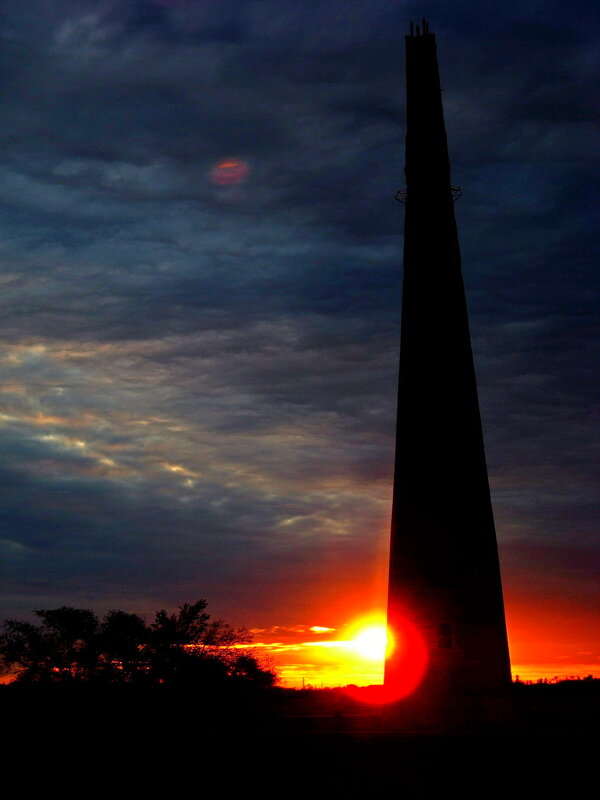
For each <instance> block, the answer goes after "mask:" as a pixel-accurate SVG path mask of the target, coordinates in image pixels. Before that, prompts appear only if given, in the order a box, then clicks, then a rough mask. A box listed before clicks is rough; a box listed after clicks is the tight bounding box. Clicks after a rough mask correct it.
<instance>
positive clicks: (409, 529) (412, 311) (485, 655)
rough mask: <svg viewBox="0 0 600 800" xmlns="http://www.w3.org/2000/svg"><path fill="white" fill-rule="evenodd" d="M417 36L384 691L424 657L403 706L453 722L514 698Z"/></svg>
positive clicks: (431, 91)
mask: <svg viewBox="0 0 600 800" xmlns="http://www.w3.org/2000/svg"><path fill="white" fill-rule="evenodd" d="M405 40H406V86H407V134H406V166H405V173H406V190H405V191H403V192H400V193H399V195H400V198H399V199H402V200H403V201H404V203H405V223H404V284H403V300H402V328H401V346H400V377H399V391H398V417H397V433H396V460H395V475H394V495H393V506H392V526H391V552H390V573H389V597H388V627H389V629H390V631H391V633H392V638H393V639H395V640H396V648H395V650H394V651H393V652H392V654H391V655H390V656H389V657H388V660H387V662H386V669H385V690H386V693H389V694H390V696H394V691H395V690H396V689H397V690H398V691H397V692H396V694H401V693H402V687H403V685H404V684H405V683H406V670H407V669H408V670H409V671H410V669H411V668H412V667H411V664H410V660H411V658H413V659H414V658H417V660H418V658H420V657H421V656H423V652H421V651H424V656H423V657H424V658H425V659H426V663H427V665H426V668H425V671H424V677H423V679H422V681H421V683H420V685H419V688H418V689H416V691H415V692H413V693H412V694H411V696H410V698H406V700H405V701H404V703H403V706H398V710H399V713H401V710H402V707H405V708H406V709H407V710H408V713H409V714H412V715H413V717H414V715H417V717H418V716H419V714H422V716H423V717H424V718H425V717H427V716H428V715H429V716H430V717H431V718H437V719H442V718H443V717H444V715H446V717H448V715H449V716H450V717H452V716H453V715H454V717H455V718H456V717H460V716H461V715H462V714H463V712H465V709H467V708H468V709H470V710H471V711H473V709H478V708H479V709H481V707H482V706H483V705H484V704H485V703H486V702H487V701H488V700H489V698H493V697H498V696H500V695H501V694H502V692H503V691H506V689H507V687H509V686H510V662H509V655H508V643H507V637H506V625H505V620H504V604H503V599H502V586H501V581H500V568H499V563H498V551H497V545H496V533H495V528H494V518H493V513H492V505H491V500H490V491H489V484H488V476H487V467H486V461H485V453H484V445H483V437H482V431H481V420H480V415H479V402H478V397H477V386H476V381H475V372H474V368H473V356H472V351H471V340H470V334H469V324H468V319H467V307H466V302H465V292H464V287H463V280H462V275H461V261H460V250H459V244H458V235H457V230H456V221H455V216H454V199H455V195H456V194H457V193H458V190H456V189H454V188H453V187H451V185H450V162H449V158H448V146H447V140H446V130H445V125H444V114H443V109H442V98H441V89H440V79H439V71H438V64H437V50H436V42H435V36H434V35H433V34H432V33H430V32H429V26H428V24H427V22H426V21H423V23H422V30H421V29H420V28H419V26H417V27H416V32H415V31H414V30H413V25H412V24H411V32H410V34H409V35H408V36H406V37H405ZM411 630H412V631H416V636H417V638H418V639H420V645H415V642H414V637H413V639H412V640H411V635H412V634H410V631H411ZM411 642H412V643H411ZM415 647H416V650H415ZM419 647H420V651H419ZM411 649H412V650H411ZM417 651H419V652H421V655H419V652H417ZM411 653H412V654H411ZM492 704H493V701H492ZM488 705H489V704H488ZM473 713H474V714H475V716H476V715H477V713H478V712H477V711H474V712H473Z"/></svg>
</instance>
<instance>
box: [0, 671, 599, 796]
mask: <svg viewBox="0 0 600 800" xmlns="http://www.w3.org/2000/svg"><path fill="white" fill-rule="evenodd" d="M569 683H571V685H569ZM599 690H600V681H593V682H585V681H577V682H565V683H563V684H558V685H554V686H553V685H542V686H538V685H535V686H522V685H521V686H515V687H514V715H513V719H512V721H510V722H505V723H503V724H501V725H496V726H495V727H487V728H481V729H479V730H476V731H475V730H471V731H463V732H458V731H453V732H446V733H424V732H421V733H415V732H414V731H408V730H402V727H401V725H395V726H393V729H391V727H390V725H389V724H388V723H387V722H386V719H385V715H384V714H382V713H381V712H380V711H377V710H374V709H373V708H369V707H366V706H361V705H360V704H359V703H356V702H354V701H349V700H348V699H347V698H345V696H344V695H343V694H342V693H341V692H338V691H335V690H331V691H329V692H328V691H327V690H326V691H324V692H318V691H307V692H289V691H287V692H286V691H284V690H276V691H274V692H271V693H268V695H264V694H258V693H249V694H247V695H245V696H241V695H239V696H237V697H236V698H235V699H233V698H231V697H229V698H226V697H223V696H222V697H215V696H214V695H212V696H211V694H210V693H205V694H195V695H191V694H190V693H189V692H187V693H185V694H183V693H181V692H179V693H177V692H173V691H171V692H166V691H162V690H153V691H145V692H137V693H135V692H133V691H130V690H126V689H125V690H119V691H117V690H115V689H114V688H113V689H111V690H110V691H105V692H104V693H99V692H97V691H96V692H93V693H92V692H91V691H89V690H85V691H62V690H59V691H57V690H56V689H55V688H53V689H50V690H46V691H42V690H38V689H37V687H30V688H28V689H24V690H20V689H19V690H15V689H13V688H12V687H6V688H3V690H2V691H1V692H0V699H1V701H2V720H3V730H4V733H5V734H6V738H7V746H6V747H5V748H4V750H3V754H4V759H3V760H4V765H5V766H4V768H3V773H4V778H5V781H4V782H5V785H6V781H8V779H9V776H11V775H14V776H15V777H16V778H17V780H18V781H19V787H20V789H21V790H22V791H26V790H27V791H26V794H29V793H30V792H32V791H43V792H44V794H46V793H48V792H54V791H56V790H57V789H58V790H59V791H60V792H61V797H72V796H85V795H87V794H90V793H91V794H92V795H93V796H96V795H97V794H108V796H110V797H111V798H112V797H120V796H122V795H124V794H126V795H128V796H132V797H143V796H145V795H148V794H150V795H152V796H165V797H166V796H168V797H171V796H178V795H181V794H182V793H185V794H186V795H190V794H192V795H193V796H203V795H207V794H208V795H213V794H215V793H216V792H218V793H219V794H224V795H225V796H227V797H228V796H230V795H232V794H235V795H237V794H240V793H243V795H249V796H251V797H254V796H255V795H258V796H260V797H281V796H285V797H287V796H292V797H296V796H298V795H303V794H307V795H311V796H317V797H320V796H323V795H327V796H334V797H342V796H349V797H362V796H365V797H368V796H370V795H372V794H373V793H374V792H381V791H382V790H384V791H389V792H393V793H394V796H398V797H429V796H433V793H434V792H435V793H436V794H437V793H438V792H444V793H445V794H446V793H449V794H451V795H452V796H454V795H456V794H459V795H460V796H462V797H465V796H467V797H481V798H486V797H489V796H490V795H491V796H493V797H495V796H497V795H498V793H499V792H508V791H510V792H511V793H515V794H517V796H525V795H527V796H529V797H532V798H538V797H545V796H549V797H557V796H559V795H561V796H563V795H565V794H566V795H567V796H570V797H580V796H586V795H587V793H588V792H589V789H587V788H586V787H587V786H588V785H589V786H590V788H591V787H593V786H595V785H597V783H596V778H595V775H596V771H597V738H596V737H597V712H598V708H599V703H600V691H599ZM584 792H585V794H584Z"/></svg>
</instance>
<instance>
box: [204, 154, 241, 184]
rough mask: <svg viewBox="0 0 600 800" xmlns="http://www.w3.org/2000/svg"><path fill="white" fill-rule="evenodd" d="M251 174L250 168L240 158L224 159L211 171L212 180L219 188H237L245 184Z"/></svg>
mask: <svg viewBox="0 0 600 800" xmlns="http://www.w3.org/2000/svg"><path fill="white" fill-rule="evenodd" d="M249 174H250V167H249V166H248V164H247V163H246V162H245V161H242V160H241V159H240V158H224V159H222V160H221V161H217V163H216V164H214V165H213V167H212V169H211V171H210V179H211V181H212V183H215V184H216V185H217V186H235V184H237V183H243V182H244V181H245V180H246V178H247V177H248V175H249Z"/></svg>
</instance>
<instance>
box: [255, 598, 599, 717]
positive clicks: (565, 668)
mask: <svg viewBox="0 0 600 800" xmlns="http://www.w3.org/2000/svg"><path fill="white" fill-rule="evenodd" d="M323 622H324V623H325V620H324V621H323ZM270 630H272V631H273V634H274V635H273V639H272V640H271V641H269V640H268V639H267V638H266V637H264V636H263V638H262V640H261V641H255V642H254V643H252V644H251V645H250V648H252V649H256V655H257V657H258V658H259V659H262V658H265V660H266V662H267V663H268V664H270V665H271V666H272V668H274V669H275V670H276V672H277V673H278V675H279V678H280V685H281V686H284V687H287V688H302V687H313V688H321V687H322V688H343V687H347V686H351V685H354V686H358V687H364V686H382V685H383V676H384V655H383V650H384V649H385V648H382V646H381V645H382V640H383V641H384V639H383V637H382V631H383V632H384V633H383V636H385V630H386V615H385V613H384V612H381V611H374V612H373V613H371V614H368V615H365V616H362V617H358V618H357V619H356V620H355V621H354V622H352V623H350V624H346V625H342V626H338V627H336V626H335V625H334V624H333V623H332V624H318V625H311V624H307V625H295V626H293V627H289V628H285V627H281V626H276V627H275V628H273V629H270ZM369 631H370V632H369ZM510 632H511V626H510V624H509V640H510V650H511V672H512V677H513V680H515V679H517V678H518V679H519V680H521V681H523V682H532V683H535V682H536V681H540V680H541V681H553V680H564V679H568V678H585V677H587V676H589V675H591V676H592V677H594V678H600V663H598V660H597V659H594V653H592V652H587V651H586V652H578V650H574V653H573V657H570V658H568V657H566V656H565V655H564V654H563V652H564V651H563V652H561V650H562V648H560V649H559V646H558V645H556V644H554V643H553V642H552V641H551V640H548V641H545V642H544V643H541V642H540V637H541V631H540V628H539V627H536V625H535V623H533V622H531V624H530V626H528V627H525V628H524V627H523V626H522V625H521V626H519V627H517V626H513V635H512V637H511V636H510ZM255 633H260V634H265V633H268V631H267V630H261V631H256V632H255ZM307 633H312V634H314V638H311V639H309V638H307V637H306V634H307ZM321 637H323V638H321ZM269 638H270V637H269ZM369 643H370V644H369ZM534 645H535V647H534ZM578 645H579V643H578V642H574V648H577V647H578ZM388 652H389V651H388ZM577 656H579V658H577ZM361 699H364V696H363V697H362V698H361ZM378 702H381V701H378Z"/></svg>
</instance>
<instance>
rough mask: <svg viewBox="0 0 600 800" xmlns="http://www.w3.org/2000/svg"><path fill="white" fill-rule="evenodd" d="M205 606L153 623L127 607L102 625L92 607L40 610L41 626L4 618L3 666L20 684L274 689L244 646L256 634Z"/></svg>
mask: <svg viewBox="0 0 600 800" xmlns="http://www.w3.org/2000/svg"><path fill="white" fill-rule="evenodd" d="M206 605H207V603H206V600H197V601H196V602H195V603H184V605H182V606H180V607H179V610H178V611H177V612H176V613H168V612H167V611H166V610H165V609H161V610H159V611H157V612H156V616H155V619H154V622H153V623H152V624H151V625H150V626H148V625H146V623H145V622H144V621H143V620H142V619H141V617H139V616H137V615H136V614H130V613H128V612H126V611H121V610H113V611H109V612H108V614H106V615H105V617H104V618H103V619H102V621H99V620H98V617H97V616H96V614H95V613H94V612H93V611H91V610H89V609H77V608H72V607H71V606H61V607H60V608H56V609H37V610H35V611H34V612H33V613H34V614H35V615H36V616H37V617H38V618H39V619H40V620H41V624H39V625H34V624H33V623H30V622H23V621H20V620H6V622H5V623H4V633H3V634H2V635H0V664H1V666H2V668H3V670H4V672H5V673H12V674H14V675H15V678H16V681H17V682H19V683H50V684H57V683H60V684H66V683H94V684H102V683H107V684H116V683H121V684H136V685H157V684H158V685H167V686H175V687H181V686H185V687H190V686H194V685H196V686H200V685H209V684H210V685H217V684H225V683H226V682H231V681H233V682H237V683H240V682H244V683H252V684H254V685H255V686H256V687H267V686H272V685H273V684H274V683H275V675H274V673H273V672H271V671H270V670H266V669H264V668H263V667H261V665H260V664H259V663H258V661H257V660H256V659H255V658H254V657H253V656H252V654H251V652H250V651H249V650H246V649H244V645H247V644H249V643H250V641H251V638H252V637H251V635H250V633H249V632H248V631H247V630H246V629H245V628H238V629H235V628H233V627H232V626H231V625H229V624H228V623H226V622H225V621H224V620H222V619H216V620H211V618H210V615H209V614H208V613H207V612H206Z"/></svg>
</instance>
